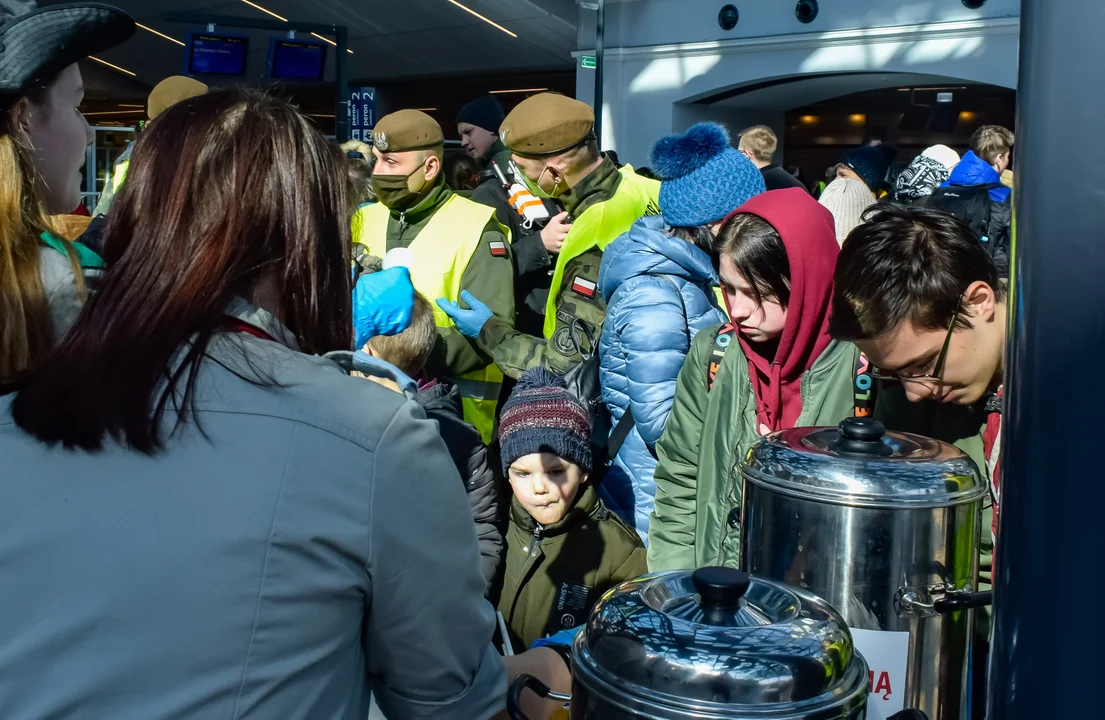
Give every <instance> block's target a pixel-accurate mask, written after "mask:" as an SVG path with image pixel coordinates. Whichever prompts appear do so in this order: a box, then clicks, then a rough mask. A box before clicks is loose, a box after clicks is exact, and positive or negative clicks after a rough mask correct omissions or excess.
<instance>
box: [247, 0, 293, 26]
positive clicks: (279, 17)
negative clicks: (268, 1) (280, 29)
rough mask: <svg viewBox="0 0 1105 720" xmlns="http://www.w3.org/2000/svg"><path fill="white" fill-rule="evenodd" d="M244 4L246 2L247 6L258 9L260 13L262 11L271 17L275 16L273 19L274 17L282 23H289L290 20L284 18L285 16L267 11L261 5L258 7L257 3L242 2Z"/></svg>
mask: <svg viewBox="0 0 1105 720" xmlns="http://www.w3.org/2000/svg"><path fill="white" fill-rule="evenodd" d="M242 2H244V3H245V4H246V5H249V6H250V7H251V8H257V9H258V10H260V11H261V12H263V13H265V14H266V15H271V16H273V17H274V18H276V19H277V20H280V21H282V22H288V18H286V17H283V16H281V15H277V14H276V13H274V12H273V11H272V10H266V9H265V8H263V7H261V6H260V5H258V4H257V3H254V2H250V1H249V0H242Z"/></svg>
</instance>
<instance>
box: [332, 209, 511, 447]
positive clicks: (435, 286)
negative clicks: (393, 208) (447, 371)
mask: <svg viewBox="0 0 1105 720" xmlns="http://www.w3.org/2000/svg"><path fill="white" fill-rule="evenodd" d="M494 213H495V209H494V208H492V207H490V206H487V205H480V204H479V203H476V202H472V201H471V200H468V199H466V198H463V197H461V196H460V195H453V196H452V197H451V198H449V199H448V200H447V201H446V202H445V204H444V205H442V206H441V207H440V208H438V210H437V212H435V213H434V216H433V217H432V218H430V221H429V222H428V223H426V226H425V227H423V228H422V230H421V232H419V233H418V236H417V237H416V238H415V239H414V241H413V242H411V244H410V251H411V253H413V255H414V257H415V261H414V266H413V267H411V268H410V271H411V282H412V283H413V284H414V287H415V289H416V290H418V292H420V293H422V295H424V296H425V297H426V299H427V300H429V301H430V305H431V306H432V307H433V310H434V324H435V325H437V327H439V328H449V327H454V323H453V320H452V318H450V317H449V316H448V315H446V314H445V312H444V311H443V310H442V309H441V308H439V307H438V306H437V303H436V302H435V301H436V300H437V299H438V298H440V297H443V298H447V299H449V300H451V301H453V302H459V300H460V284H461V279H462V278H463V276H464V270H465V268H467V267H468V262H469V260H471V259H472V255H473V254H474V253H475V252H476V251H477V250H478V249H479V247H480V240H481V238H482V237H483V230H484V228H485V227H487V223H488V221H489V220H491V219H492V218H494V216H495V215H494ZM389 214H390V213H389V212H388V209H387V208H386V207H385V206H384V205H383V204H382V203H376V204H375V205H369V206H367V207H362V208H360V209H359V210H358V211H357V217H356V219H355V220H354V227H355V228H357V230H359V232H358V234H357V235H355V238H356V242H359V243H360V244H361V245H364V246H365V247H366V248H368V251H369V253H371V254H372V255H376V256H377V257H381V258H382V257H383V256H384V255H385V254H386V253H387V228H388V218H389ZM449 379H450V380H451V381H452V382H455V383H456V384H457V387H458V388H459V390H460V394H461V404H462V405H463V406H464V419H465V421H466V422H469V423H471V424H472V425H473V426H475V428H476V429H477V430H479V432H480V436H481V437H482V438H483V441H484V442H485V443H490V442H491V439H492V434H493V432H494V427H495V410H496V408H497V407H498V401H499V389H500V387H501V386H502V382H503V373H502V371H501V370H499V368H498V366H497V365H495V364H494V363H492V364H491V365H488V366H487V367H484V368H481V369H479V370H474V371H472V372H470V373H465V374H464V375H461V376H458V377H454V378H449Z"/></svg>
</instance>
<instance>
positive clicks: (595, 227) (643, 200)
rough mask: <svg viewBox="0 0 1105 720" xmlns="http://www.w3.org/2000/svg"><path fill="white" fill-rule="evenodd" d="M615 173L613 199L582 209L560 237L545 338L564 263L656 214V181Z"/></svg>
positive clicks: (630, 171) (601, 247)
mask: <svg viewBox="0 0 1105 720" xmlns="http://www.w3.org/2000/svg"><path fill="white" fill-rule="evenodd" d="M619 172H620V173H621V174H622V180H621V182H620V183H618V188H617V190H615V191H614V196H613V197H611V198H610V199H609V200H605V201H603V202H599V203H595V204H594V205H591V206H589V207H588V208H587V209H586V210H584V211H583V213H582V214H581V215H580V216H579V217H578V218H575V219H574V221H573V223H572V227H571V229H570V230H569V231H568V236H567V237H566V238H564V246H563V247H562V248H561V249H560V254H559V255H558V256H557V258H556V269H555V270H554V271H553V277H552V285H551V286H550V287H549V301H548V305H546V306H545V337H546V338H551V337H552V336H553V333H554V332H555V331H556V303H557V299H558V298H559V297H560V286H561V285H562V284H563V282H564V268H565V267H567V265H568V263H569V262H571V261H572V260H574V259H575V258H577V257H579V256H580V255H582V254H583V253H585V252H587V251H589V250H591V249H592V248H596V247H597V248H598V249H599V250H605V249H606V246H607V245H609V244H610V243H612V242H614V240H616V239H617V238H618V236H620V235H622V234H623V233H625V232H626V231H628V230H629V228H630V226H631V225H633V223H635V222H637V220H638V218H641V217H643V216H644V215H656V214H659V212H660V183H659V182H658V181H656V180H652V179H650V178H646V177H641V176H640V175H638V174H637V173H635V172H633V168H631V167H629V166H628V165H626V166H625V167H623V168H621V169H620V170H619Z"/></svg>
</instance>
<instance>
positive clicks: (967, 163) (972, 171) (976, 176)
mask: <svg viewBox="0 0 1105 720" xmlns="http://www.w3.org/2000/svg"><path fill="white" fill-rule="evenodd" d="M1000 182H1001V176H1000V175H998V171H997V170H995V169H994V168H993V167H991V166H990V163H988V162H986V161H985V160H983V159H982V158H980V157H979V156H978V155H975V154H974V152H973V151H971V150H968V151H967V154H965V155H964V156H963V159H962V160H960V161H959V164H958V165H956V166H955V167H954V168H952V173H951V176H949V177H948V181H947V182H945V183H944V184H943V185H941V186H940V187H970V186H973V185H994V184H997V183H1000ZM1011 192H1012V190H1010V189H1009V188H1007V187H1004V186H1003V187H997V188H991V189H990V199H991V200H993V201H994V202H1006V201H1007V200H1009V194H1010V193H1011Z"/></svg>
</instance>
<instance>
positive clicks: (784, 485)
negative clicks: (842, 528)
mask: <svg viewBox="0 0 1105 720" xmlns="http://www.w3.org/2000/svg"><path fill="white" fill-rule="evenodd" d="M740 474H741V476H743V477H744V479H745V480H747V481H748V482H750V483H752V484H753V485H758V486H760V487H762V488H765V489H767V490H774V491H777V492H779V493H782V494H784V495H788V496H790V497H795V498H798V499H800V500H811V501H815V502H824V503H829V504H831V505H840V506H843V507H857V508H871V509H883V510H912V509H917V510H922V509H931V508H949V507H958V506H960V505H969V504H971V503H974V502H978V501H980V500H983V499H984V498H985V497H986V494H987V492H989V490H988V489H987V487H986V486H985V485H977V486H975V487H973V488H968V489H965V490H960V491H958V492H956V493H950V494H947V495H939V496H935V497H933V498H926V497H918V498H890V497H887V496H885V495H870V494H866V493H841V492H840V491H839V490H835V489H834V490H824V489H821V488H817V487H813V486H810V485H805V484H802V483H788V482H783V481H780V480H779V479H778V478H776V477H774V476H771V475H762V474H760V473H758V472H756V471H754V470H750V469H748V468H746V467H743V466H742V467H741V468H740Z"/></svg>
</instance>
